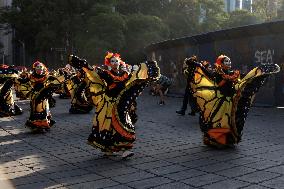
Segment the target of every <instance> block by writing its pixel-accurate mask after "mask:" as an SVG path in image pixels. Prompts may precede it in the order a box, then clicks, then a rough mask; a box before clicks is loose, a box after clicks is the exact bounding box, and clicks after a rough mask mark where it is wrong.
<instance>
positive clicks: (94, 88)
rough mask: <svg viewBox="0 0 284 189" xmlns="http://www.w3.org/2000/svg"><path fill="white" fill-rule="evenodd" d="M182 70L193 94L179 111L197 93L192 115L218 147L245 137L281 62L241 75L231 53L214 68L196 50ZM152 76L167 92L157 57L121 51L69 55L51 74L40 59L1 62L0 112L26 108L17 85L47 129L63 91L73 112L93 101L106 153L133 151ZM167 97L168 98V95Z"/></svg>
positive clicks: (35, 128)
mask: <svg viewBox="0 0 284 189" xmlns="http://www.w3.org/2000/svg"><path fill="white" fill-rule="evenodd" d="M183 69H184V74H185V76H186V78H187V85H186V90H185V92H186V94H185V96H184V101H183V107H182V109H181V110H180V111H177V113H179V114H181V115H184V114H185V110H186V107H187V104H188V99H189V98H190V99H191V101H190V105H191V109H192V112H191V114H195V113H199V116H200V119H199V122H200V128H201V131H202V133H203V142H204V144H206V145H210V146H216V147H227V146H232V145H234V144H237V143H238V142H240V140H241V136H242V131H243V127H244V124H245V120H246V117H247V114H248V111H249V109H250V107H251V104H252V102H253V99H254V96H255V93H256V92H257V91H258V89H259V88H260V87H261V86H262V85H263V84H264V81H265V80H266V78H267V77H268V76H269V75H270V74H274V73H277V72H279V66H277V65H274V64H273V65H260V66H259V67H256V68H254V69H253V70H251V71H250V72H249V73H247V75H245V76H244V77H243V78H241V77H240V72H239V71H238V70H233V69H232V68H231V60H230V58H229V57H228V56H225V55H221V56H219V57H218V58H217V60H216V63H215V64H214V67H213V65H211V64H210V63H209V62H207V61H198V59H197V57H196V56H193V57H190V58H186V59H185V61H184V67H183ZM153 82H156V84H157V86H158V87H157V88H156V89H155V92H157V93H163V94H164V92H165V91H164V90H166V89H164V88H163V85H162V83H167V82H166V79H165V77H164V76H161V74H160V70H159V67H158V65H157V63H156V62H155V61H146V62H145V63H141V64H139V65H136V66H130V65H128V64H126V63H125V62H124V61H123V60H122V59H121V57H120V55H119V54H117V53H111V52H108V53H107V55H106V56H105V61H104V65H103V66H101V67H99V66H91V65H90V64H89V63H88V62H87V61H86V60H85V59H81V58H79V57H77V56H74V55H70V56H69V57H68V64H67V66H66V67H65V68H60V69H59V70H57V71H54V72H52V73H49V71H48V69H47V67H46V66H45V65H44V64H43V63H41V62H39V61H36V62H34V63H33V65H32V68H31V71H30V72H28V71H27V70H23V71H22V72H21V73H18V72H17V71H16V70H15V69H14V68H12V67H9V66H7V65H1V66H0V117H5V116H15V115H20V114H22V109H21V108H20V107H19V106H18V105H17V104H16V103H15V101H14V99H13V93H12V88H13V86H14V89H15V92H16V96H17V97H18V98H20V99H29V100H30V115H29V118H28V120H27V121H26V124H25V125H26V127H28V128H30V129H31V131H32V132H45V131H48V130H50V128H51V127H52V126H53V125H54V124H55V121H54V120H53V119H52V116H51V112H50V107H54V106H55V104H56V101H55V99H54V98H53V97H52V95H53V93H58V94H59V97H60V98H70V99H71V103H70V109H69V113H71V114H84V113H89V112H90V111H91V110H92V109H93V107H94V109H95V114H94V117H93V122H92V124H93V125H92V131H91V134H90V135H89V137H88V144H90V145H92V146H94V147H95V148H98V149H100V150H101V151H102V152H104V154H105V155H121V156H122V157H123V158H126V157H130V156H132V155H133V152H131V151H130V150H131V148H132V147H133V142H134V141H135V126H134V125H135V123H136V121H137V115H136V106H137V104H136V99H137V97H138V96H139V95H140V94H141V92H142V91H143V89H144V88H145V87H146V86H147V85H149V84H150V83H153ZM159 86H160V87H159ZM158 89H159V90H158ZM160 104H164V99H163V96H162V97H161V102H160Z"/></svg>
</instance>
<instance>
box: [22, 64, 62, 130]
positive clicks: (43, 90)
mask: <svg viewBox="0 0 284 189" xmlns="http://www.w3.org/2000/svg"><path fill="white" fill-rule="evenodd" d="M63 81H64V78H63V77H58V78H56V77H54V76H51V75H49V73H48V70H47V68H46V66H45V65H44V64H43V63H41V62H39V61H36V62H35V63H33V65H32V74H31V75H30V78H29V84H30V86H29V87H27V90H26V91H23V92H24V93H25V95H27V96H29V97H30V117H29V119H28V120H27V122H26V126H27V127H29V128H30V129H31V131H32V132H43V131H48V130H49V129H50V127H51V126H52V125H53V124H54V123H55V121H54V120H51V113H50V111H49V99H50V98H51V96H52V94H53V92H54V91H56V90H57V89H58V88H59V87H60V86H61V83H62V82H63Z"/></svg>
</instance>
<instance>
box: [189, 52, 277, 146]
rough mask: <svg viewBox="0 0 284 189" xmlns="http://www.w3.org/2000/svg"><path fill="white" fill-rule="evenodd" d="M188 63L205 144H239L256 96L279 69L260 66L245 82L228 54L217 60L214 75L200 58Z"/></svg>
mask: <svg viewBox="0 0 284 189" xmlns="http://www.w3.org/2000/svg"><path fill="white" fill-rule="evenodd" d="M185 64H186V65H187V68H186V69H187V70H188V72H187V73H188V77H189V82H190V85H189V87H190V88H191V91H192V94H193V96H194V97H195V98H196V102H197V105H198V109H199V111H200V119H199V122H200V128H201V131H202V132H203V134H204V136H203V142H204V144H206V145H210V146H216V147H226V146H233V145H234V144H237V143H239V142H240V141H241V137H242V131H243V127H244V124H245V120H246V117H247V114H248V112H249V109H250V107H251V104H252V101H253V99H254V96H255V93H256V92H257V91H258V89H259V88H260V87H261V86H262V85H263V84H264V82H265V80H266V78H267V77H268V76H269V75H271V74H274V73H277V72H279V70H280V68H279V66H278V65H276V64H272V65H260V66H259V67H256V68H254V69H252V70H251V71H250V72H249V73H248V74H247V75H246V76H245V77H244V78H242V79H241V78H240V73H239V71H238V70H232V69H231V60H230V58H229V57H227V56H225V55H221V56H219V57H218V58H217V60H216V63H215V67H216V68H215V70H214V71H213V72H210V71H209V70H208V69H206V68H205V67H204V65H202V64H201V63H199V62H197V58H196V57H191V58H187V59H185Z"/></svg>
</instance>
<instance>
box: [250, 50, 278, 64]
mask: <svg viewBox="0 0 284 189" xmlns="http://www.w3.org/2000/svg"><path fill="white" fill-rule="evenodd" d="M254 58H255V62H256V63H258V64H274V63H273V58H274V49H267V50H262V51H259V50H257V51H255V53H254Z"/></svg>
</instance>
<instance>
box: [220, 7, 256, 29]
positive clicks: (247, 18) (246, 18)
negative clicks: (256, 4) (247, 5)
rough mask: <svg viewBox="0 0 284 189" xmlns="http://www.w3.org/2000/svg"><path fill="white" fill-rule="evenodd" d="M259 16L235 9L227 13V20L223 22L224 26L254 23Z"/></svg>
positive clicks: (230, 26) (231, 26)
mask: <svg viewBox="0 0 284 189" xmlns="http://www.w3.org/2000/svg"><path fill="white" fill-rule="evenodd" d="M258 22H260V18H259V17H257V15H255V14H254V13H250V12H249V11H247V10H235V11H233V12H231V13H229V17H228V20H227V21H226V22H225V23H224V27H225V28H233V27H239V26H244V25H250V24H256V23H258Z"/></svg>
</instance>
